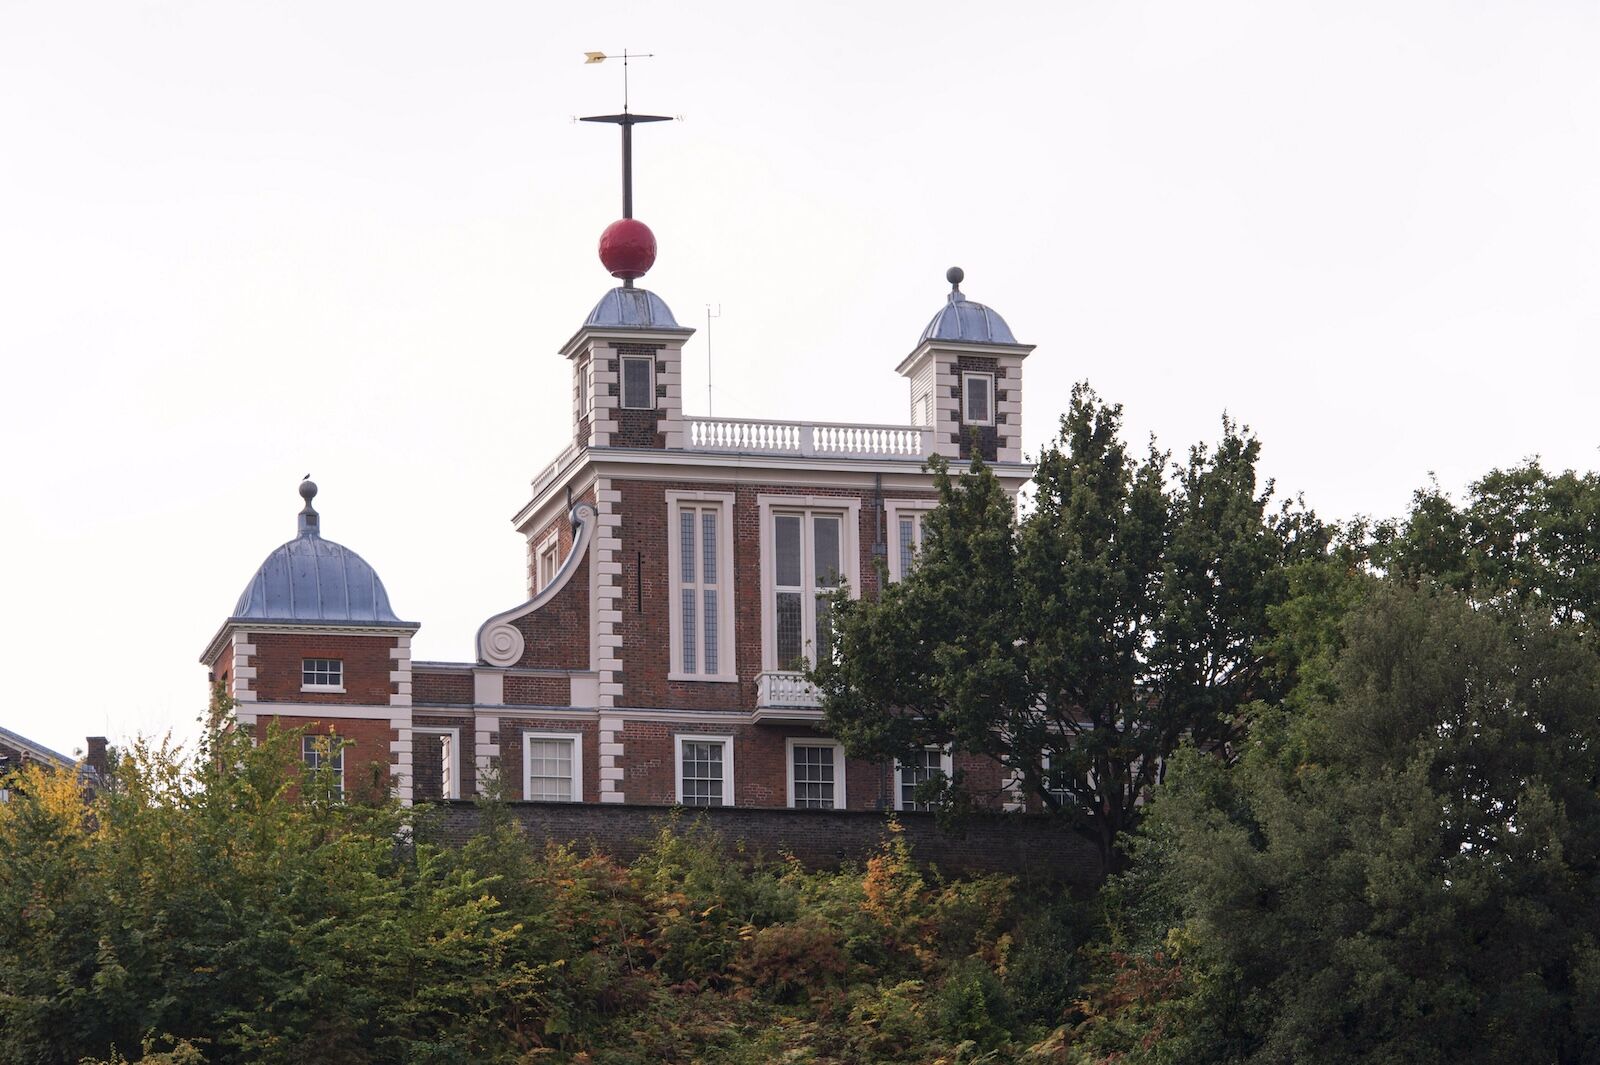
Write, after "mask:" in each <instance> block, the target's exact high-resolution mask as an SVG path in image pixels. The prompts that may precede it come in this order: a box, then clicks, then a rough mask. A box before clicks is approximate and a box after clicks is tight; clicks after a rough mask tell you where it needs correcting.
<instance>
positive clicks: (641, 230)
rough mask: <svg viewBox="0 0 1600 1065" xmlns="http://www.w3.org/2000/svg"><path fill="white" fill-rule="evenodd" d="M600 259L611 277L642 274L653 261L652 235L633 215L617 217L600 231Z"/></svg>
mask: <svg viewBox="0 0 1600 1065" xmlns="http://www.w3.org/2000/svg"><path fill="white" fill-rule="evenodd" d="M600 261H601V262H602V263H604V264H605V267H606V269H607V270H609V271H611V276H612V277H620V278H622V279H623V280H625V281H626V280H632V279H633V278H636V277H643V276H644V275H645V274H646V273H648V272H649V270H650V267H652V266H653V265H655V261H656V235H655V234H654V233H652V232H650V227H649V226H647V225H645V224H644V223H643V222H641V221H639V220H638V219H637V218H619V219H617V220H616V221H615V222H612V223H611V224H610V225H609V226H606V231H605V232H604V233H602V234H600Z"/></svg>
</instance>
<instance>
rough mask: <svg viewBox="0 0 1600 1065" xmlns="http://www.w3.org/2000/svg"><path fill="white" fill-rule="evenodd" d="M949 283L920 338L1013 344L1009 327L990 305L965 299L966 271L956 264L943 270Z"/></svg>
mask: <svg viewBox="0 0 1600 1065" xmlns="http://www.w3.org/2000/svg"><path fill="white" fill-rule="evenodd" d="M944 276H945V280H946V281H949V282H950V296H949V298H948V299H947V300H946V301H945V305H944V306H943V307H941V308H940V309H939V313H938V314H936V315H934V316H933V321H931V322H929V323H928V328H926V329H924V330H923V331H922V337H921V338H920V339H921V340H950V341H954V342H956V343H959V344H1015V343H1016V342H1017V338H1016V337H1014V336H1012V335H1011V327H1010V326H1008V325H1006V320H1005V319H1004V318H1002V317H1000V315H999V314H998V313H996V312H995V311H994V310H993V309H992V308H989V307H985V306H984V305H983V304H981V303H976V302H974V301H972V300H969V299H967V297H966V295H965V294H964V293H963V292H962V291H961V282H962V281H963V280H964V279H965V278H966V274H965V273H964V272H963V271H962V269H961V267H959V266H952V267H951V268H950V269H949V270H947V271H945V275H944Z"/></svg>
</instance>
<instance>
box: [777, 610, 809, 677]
mask: <svg viewBox="0 0 1600 1065" xmlns="http://www.w3.org/2000/svg"><path fill="white" fill-rule="evenodd" d="M777 607H778V617H777V626H776V627H777V630H778V631H777V636H778V668H779V669H793V668H795V666H796V665H797V664H798V663H799V661H800V656H801V654H802V653H803V651H804V648H803V647H802V646H801V636H800V593H799V592H779V593H777Z"/></svg>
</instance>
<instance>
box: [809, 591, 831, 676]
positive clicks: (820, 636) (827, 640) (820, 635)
mask: <svg viewBox="0 0 1600 1065" xmlns="http://www.w3.org/2000/svg"><path fill="white" fill-rule="evenodd" d="M832 608H833V604H832V603H830V602H829V601H828V597H827V596H824V595H819V596H817V631H816V633H815V634H814V637H813V638H814V641H815V642H814V643H813V644H812V649H813V653H814V654H815V655H816V660H817V661H818V662H821V661H822V660H823V659H825V658H829V657H831V656H832V654H833V625H832Z"/></svg>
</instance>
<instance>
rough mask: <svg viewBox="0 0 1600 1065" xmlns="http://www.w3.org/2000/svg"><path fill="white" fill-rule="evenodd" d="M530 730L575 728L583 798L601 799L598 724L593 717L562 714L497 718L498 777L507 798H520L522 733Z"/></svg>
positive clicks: (554, 730)
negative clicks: (579, 718)
mask: <svg viewBox="0 0 1600 1065" xmlns="http://www.w3.org/2000/svg"><path fill="white" fill-rule="evenodd" d="M529 732H576V733H580V734H581V735H582V737H583V739H582V743H583V751H582V757H583V801H584V802H592V803H597V802H599V801H600V728H599V725H598V723H596V722H594V721H571V720H562V719H561V718H540V717H506V716H502V717H501V718H500V733H499V741H498V742H499V744H500V781H501V784H502V786H503V787H504V788H505V796H506V798H508V799H522V798H524V795H523V785H524V783H525V782H524V780H523V768H522V752H523V737H524V736H525V735H526V734H527V733H529Z"/></svg>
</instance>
